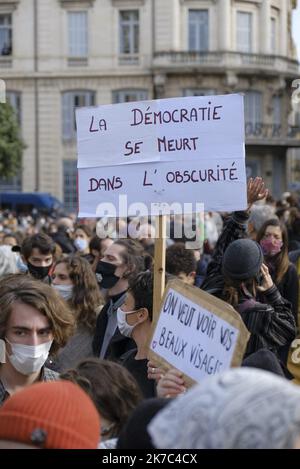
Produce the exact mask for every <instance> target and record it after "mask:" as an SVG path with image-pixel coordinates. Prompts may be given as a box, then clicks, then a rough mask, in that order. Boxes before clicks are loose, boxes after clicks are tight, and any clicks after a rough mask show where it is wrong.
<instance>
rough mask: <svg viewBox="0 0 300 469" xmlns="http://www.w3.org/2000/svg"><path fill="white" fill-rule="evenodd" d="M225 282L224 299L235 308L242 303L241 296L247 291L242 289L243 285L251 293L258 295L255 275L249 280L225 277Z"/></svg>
mask: <svg viewBox="0 0 300 469" xmlns="http://www.w3.org/2000/svg"><path fill="white" fill-rule="evenodd" d="M224 282H225V283H224V288H223V294H222V299H223V300H224V301H226V303H229V304H230V305H231V306H233V307H234V308H237V306H238V305H239V304H240V297H241V296H242V295H243V294H244V293H245V292H243V290H242V289H243V287H244V289H246V290H247V291H248V292H249V293H250V295H252V296H254V297H255V296H256V287H257V280H256V278H255V277H254V278H253V277H252V278H250V279H247V280H233V279H231V278H229V277H225V278H224Z"/></svg>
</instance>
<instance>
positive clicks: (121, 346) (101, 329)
mask: <svg viewBox="0 0 300 469" xmlns="http://www.w3.org/2000/svg"><path fill="white" fill-rule="evenodd" d="M122 295H124V292H123V293H120V294H119V295H116V296H114V297H112V298H111V299H112V300H113V302H116V301H117V300H118V299H119V298H120V297H121V296H122ZM109 305H110V300H109V301H108V302H107V303H106V304H105V305H104V306H103V308H102V310H101V312H100V314H99V316H98V318H97V322H96V329H95V335H94V339H93V344H92V346H93V353H94V355H95V356H96V357H99V355H100V350H101V348H102V344H103V340H104V336H105V332H106V327H107V323H108V316H107V310H108V308H109ZM135 347H136V345H135V343H134V341H133V340H132V339H129V338H128V337H125V336H124V335H122V334H121V332H120V331H119V329H118V327H117V329H116V332H115V334H114V335H113V337H112V338H111V340H110V343H109V345H108V348H107V350H106V353H105V356H104V358H106V359H108V360H114V361H122V355H124V354H125V353H126V352H128V350H131V349H132V348H135Z"/></svg>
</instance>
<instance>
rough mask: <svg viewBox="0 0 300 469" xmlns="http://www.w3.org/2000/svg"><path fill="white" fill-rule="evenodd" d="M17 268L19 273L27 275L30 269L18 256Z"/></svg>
mask: <svg viewBox="0 0 300 469" xmlns="http://www.w3.org/2000/svg"><path fill="white" fill-rule="evenodd" d="M16 266H17V269H18V271H19V272H20V273H21V274H26V272H28V267H27V265H26V264H25V263H24V262H23V261H22V258H21V256H18V257H17V262H16Z"/></svg>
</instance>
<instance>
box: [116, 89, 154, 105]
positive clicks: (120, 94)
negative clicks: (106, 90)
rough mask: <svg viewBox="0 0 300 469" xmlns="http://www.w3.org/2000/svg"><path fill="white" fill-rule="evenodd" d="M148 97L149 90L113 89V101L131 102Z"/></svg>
mask: <svg viewBox="0 0 300 469" xmlns="http://www.w3.org/2000/svg"><path fill="white" fill-rule="evenodd" d="M145 99H148V91H147V90H117V91H113V99H112V101H113V103H114V104H115V103H129V102H131V101H144V100H145Z"/></svg>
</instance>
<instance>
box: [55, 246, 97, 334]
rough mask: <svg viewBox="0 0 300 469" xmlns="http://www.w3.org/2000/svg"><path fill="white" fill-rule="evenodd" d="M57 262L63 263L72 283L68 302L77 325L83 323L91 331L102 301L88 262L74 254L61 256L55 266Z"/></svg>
mask: <svg viewBox="0 0 300 469" xmlns="http://www.w3.org/2000/svg"><path fill="white" fill-rule="evenodd" d="M58 264H65V266H66V268H67V271H68V273H69V277H70V279H71V280H72V282H73V285H74V290H73V295H72V298H71V299H70V300H69V301H68V303H69V305H70V307H71V309H72V310H73V311H75V315H76V322H77V326H79V325H83V326H85V327H87V328H88V329H90V330H91V331H93V330H94V327H95V325H96V319H97V310H98V309H99V306H101V305H103V302H104V301H103V298H102V296H101V293H100V290H99V286H98V283H97V280H96V277H95V274H94V272H93V271H92V268H91V266H90V264H89V263H88V261H87V260H86V259H84V258H82V257H80V256H78V255H76V254H73V255H70V256H67V257H63V258H62V259H60V260H59V261H58V262H56V264H55V266H57V265H58Z"/></svg>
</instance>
